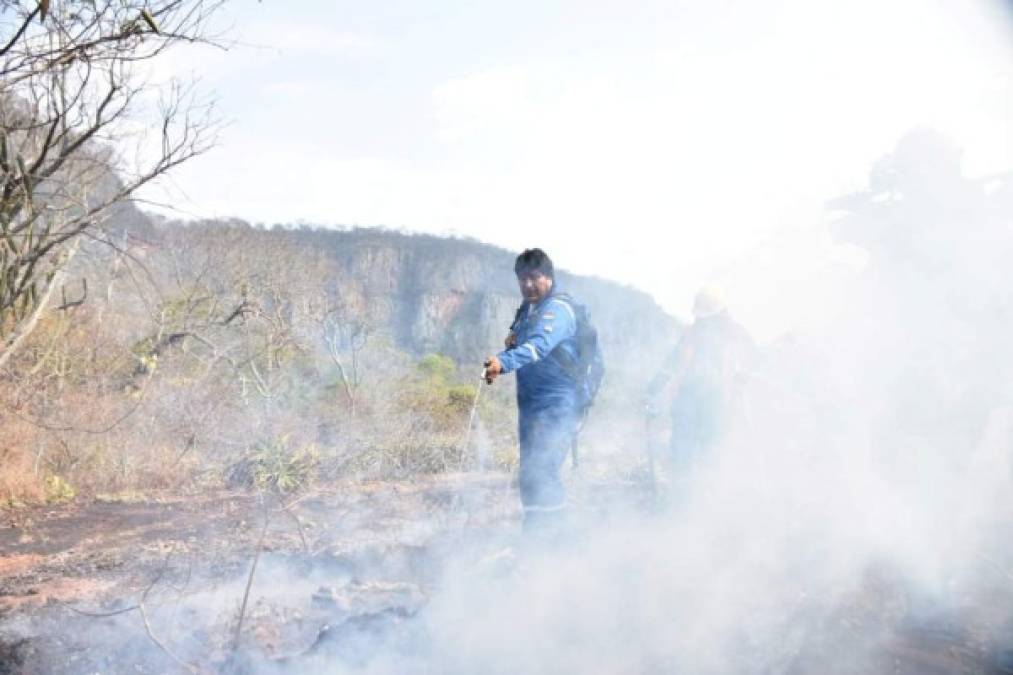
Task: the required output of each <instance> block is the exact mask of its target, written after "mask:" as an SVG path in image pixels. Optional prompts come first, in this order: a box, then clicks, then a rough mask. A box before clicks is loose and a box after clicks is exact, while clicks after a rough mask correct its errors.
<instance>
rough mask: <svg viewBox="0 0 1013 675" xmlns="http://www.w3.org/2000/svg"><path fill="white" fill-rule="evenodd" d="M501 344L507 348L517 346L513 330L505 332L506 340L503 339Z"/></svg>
mask: <svg viewBox="0 0 1013 675" xmlns="http://www.w3.org/2000/svg"><path fill="white" fill-rule="evenodd" d="M503 346H504V347H506V348H507V349H510V348H511V347H516V346H517V336H516V335H515V334H514V332H513V331H510V332H509V333H507V336H506V340H503Z"/></svg>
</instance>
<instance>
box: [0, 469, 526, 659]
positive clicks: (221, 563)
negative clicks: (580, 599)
mask: <svg viewBox="0 0 1013 675" xmlns="http://www.w3.org/2000/svg"><path fill="white" fill-rule="evenodd" d="M516 511H517V505H516V495H515V493H514V492H513V491H512V490H511V487H510V485H509V481H508V480H507V479H505V478H503V477H494V478H483V477H469V478H463V477H459V476H457V477H455V476H448V477H441V478H433V479H429V480H426V481H416V482H413V483H397V482H385V483H355V484H348V485H337V486H331V487H329V488H327V489H324V490H319V491H315V492H312V493H309V494H306V495H302V496H299V497H294V498H293V497H283V498H277V497H269V498H261V497H258V496H254V495H248V494H235V493H232V494H214V495H200V496H187V497H181V496H164V497H160V498H152V499H146V500H141V501H132V502H126V501H122V500H106V501H92V502H81V503H74V504H67V505H60V506H39V507H33V508H28V509H22V510H17V511H10V512H5V513H4V514H3V518H4V520H3V527H2V529H0V673H21V672H29V673H55V672H66V673H79V672H120V671H121V670H130V672H166V670H167V669H168V670H169V671H170V672H171V671H173V670H174V669H175V670H180V671H181V672H186V670H188V667H185V666H181V665H180V664H179V663H177V662H176V656H175V654H170V653H169V652H171V651H172V649H168V650H165V649H162V648H161V647H160V646H159V644H158V643H159V642H161V640H162V639H161V637H160V636H158V635H157V633H156V632H155V631H153V630H150V629H147V630H146V628H145V623H146V617H144V616H140V614H141V612H140V610H139V607H138V606H139V605H143V606H144V608H145V609H146V612H145V614H147V615H148V618H150V617H151V616H152V615H156V614H158V613H159V612H160V611H161V610H160V609H159V608H160V607H163V606H164V605H166V604H169V603H170V602H173V603H175V604H177V605H178V604H179V601H180V598H200V602H199V603H198V604H201V605H207V604H212V605H217V606H219V607H220V612H219V614H221V616H217V615H216V616H207V617H200V619H199V620H200V621H206V622H207V625H208V626H209V627H210V628H213V629H214V630H213V631H210V632H215V633H217V634H216V635H211V634H209V635H207V636H206V639H205V640H204V642H205V644H203V645H200V647H201V649H199V650H198V649H196V648H195V647H194V646H193V645H190V648H189V650H186V649H184V651H190V652H191V653H194V652H196V651H202V652H203V654H204V655H205V656H207V655H208V654H211V655H212V656H213V658H215V659H218V661H217V662H214V663H210V662H209V663H206V664H205V666H202V667H201V670H204V669H207V672H215V671H219V670H223V669H224V670H227V669H228V668H226V667H225V665H223V664H225V660H226V658H227V656H228V652H229V651H230V649H229V647H230V644H229V638H231V637H232V636H231V632H232V629H231V627H230V626H229V624H230V623H232V624H234V623H235V620H236V618H237V616H238V607H239V606H240V604H241V602H242V598H243V596H244V594H245V584H246V581H247V580H248V579H249V577H250V575H249V570H250V567H251V565H252V564H253V561H254V559H255V558H256V560H257V564H258V570H257V573H256V574H255V575H254V577H253V584H254V587H255V590H256V591H257V592H255V593H252V594H251V597H253V598H262V597H263V596H264V595H265V592H264V587H265V585H266V586H268V587H270V586H271V584H272V580H273V579H272V577H274V576H275V575H276V574H277V573H278V572H277V570H278V569H281V568H284V569H285V570H286V571H285V573H286V574H288V573H289V570H290V569H297V570H299V569H301V570H305V571H311V572H313V574H315V575H317V576H318V577H319V583H318V580H317V579H314V580H312V581H311V582H310V583H308V584H306V585H305V587H303V588H300V589H299V590H298V593H301V594H302V595H304V596H305V599H306V600H311V604H313V605H314V606H316V607H317V608H318V609H320V610H321V612H319V614H320V615H319V616H317V617H316V621H317V623H318V624H319V625H315V626H314V627H313V628H312V631H311V633H312V634H307V636H305V639H304V640H303V642H306V645H303V647H305V646H307V645H311V644H312V643H313V638H314V637H315V632H318V631H319V629H320V627H321V626H322V625H324V623H326V619H327V618H333V609H334V607H333V605H335V603H338V602H344V603H345V604H347V603H348V600H347V598H348V597H353V598H354V603H355V604H356V605H357V606H356V607H354V608H347V607H346V608H345V609H347V610H348V611H349V612H351V613H352V614H354V615H356V616H359V615H363V614H369V613H370V612H373V613H376V612H381V613H382V612H384V611H388V610H397V611H405V608H406V607H408V606H409V605H412V604H413V603H414V604H415V605H417V604H418V598H417V597H413V596H417V595H418V593H419V591H418V588H419V586H420V584H421V583H423V582H424V581H425V580H424V578H422V576H423V575H424V574H428V573H431V569H433V568H432V567H431V566H428V565H426V564H425V563H426V561H425V560H424V558H426V556H428V555H430V553H431V552H432V553H435V551H436V550H437V549H438V548H439V546H440V542H439V540H440V538H441V537H445V536H446V533H447V532H448V531H453V532H457V533H460V532H466V531H469V530H475V529H481V530H483V531H488V530H490V529H495V528H497V527H505V526H506V524H508V523H509V522H510V521H512V520H514V519H515V518H516ZM371 576H372V577H379V578H380V579H381V580H382V581H376V580H371V579H370V577H371ZM392 578H398V579H405V580H408V581H405V582H402V583H403V586H398V585H397V584H396V583H395V584H394V585H391V582H390V581H389V579H392ZM333 579H341V580H343V583H344V584H345V587H344V589H343V590H344V592H343V593H342V597H341V598H338V599H335V598H329V597H328V593H329V590H328V586H327V584H326V583H324V582H327V581H331V580H333ZM349 584H351V588H349ZM286 585H287V586H288V587H289V588H290V589H291V586H292V584H291V583H287V584H286ZM293 592H295V591H293ZM211 595H214V596H219V595H221V596H223V597H221V598H218V597H215V601H214V602H213V603H209V602H207V596H211ZM229 596H231V597H229ZM170 598H172V600H171V601H170ZM184 604H185V603H184ZM408 608H409V609H410V610H411V611H414V608H413V607H408ZM367 610H369V611H367ZM277 611H278V607H265V606H257V605H256V604H255V603H251V606H249V607H247V608H246V611H245V616H244V620H245V628H244V634H243V639H252V640H254V641H256V642H257V647H258V649H259V650H260V651H262V652H266V653H268V654H270V655H271V656H277V655H278V654H280V653H281V652H282V651H284V649H289V650H294V649H297V648H298V644H299V643H298V640H295V639H294V638H292V636H288V637H286V636H283V635H272V634H271V632H272V631H274V632H278V631H277V630H276V627H277V626H279V625H288V624H292V623H306V620H307V617H298V618H299V621H298V622H293V621H291V620H290V619H292V617H290V616H289V617H267V618H271V619H272V620H271V621H259V620H260V619H264V618H265V616H264V613H265V612H277ZM196 618H197V617H195V619H196ZM275 619H277V620H275ZM111 622H114V623H111ZM57 626H58V627H59V628H57ZM270 626H275V628H271V627H270ZM149 632H150V633H152V634H151V635H148V634H146V633H149ZM117 635H118V636H119V637H122V638H123V639H117ZM123 643H130V644H127V646H126V647H124V644H123ZM152 647H154V649H151V648H152ZM131 661H134V662H133V663H131ZM233 669H234V670H235V669H238V670H243V669H242V668H233Z"/></svg>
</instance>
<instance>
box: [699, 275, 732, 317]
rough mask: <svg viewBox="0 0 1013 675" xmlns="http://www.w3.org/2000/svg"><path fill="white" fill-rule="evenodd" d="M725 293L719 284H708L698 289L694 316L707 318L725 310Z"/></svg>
mask: <svg viewBox="0 0 1013 675" xmlns="http://www.w3.org/2000/svg"><path fill="white" fill-rule="evenodd" d="M726 309H727V306H726V305H725V294H724V293H723V292H722V291H721V289H720V288H718V287H717V286H712V285H709V284H708V285H707V286H704V287H703V288H701V289H700V290H699V291H697V294H696V298H695V299H694V300H693V316H694V317H696V318H697V319H706V318H708V317H711V316H715V315H717V314H720V313H721V312H723V311H725V310H726Z"/></svg>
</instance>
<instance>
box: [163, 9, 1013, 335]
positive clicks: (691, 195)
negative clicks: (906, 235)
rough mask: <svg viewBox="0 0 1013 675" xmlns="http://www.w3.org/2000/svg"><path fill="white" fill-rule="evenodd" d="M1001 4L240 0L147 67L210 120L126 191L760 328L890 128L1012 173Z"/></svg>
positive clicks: (812, 261) (1012, 18) (810, 282)
mask: <svg viewBox="0 0 1013 675" xmlns="http://www.w3.org/2000/svg"><path fill="white" fill-rule="evenodd" d="M1004 5H1005V6H1004ZM1008 8H1009V5H1008V4H1005V3H1001V2H998V0H992V1H991V2H985V1H984V0H981V1H979V0H953V1H951V2H944V1H941V0H853V1H852V2H847V3H842V2H831V1H829V0H782V1H772V2H745V1H734V0H711V1H703V0H695V1H682V2H677V1H669V2H655V1H650V0H649V1H642V2H634V3H631V2H618V1H613V0H606V1H601V0H580V1H573V2H551V1H545V0H539V1H538V2H527V1H522V2H485V1H471V2H466V1H463V0H462V1H459V2H439V1H434V2H427V3H420V2H417V1H411V2H408V1H397V2H376V3H361V2H346V1H338V2H334V1H329V2H324V1H322V0H320V1H317V0H314V1H306V0H300V2H298V3H285V2H278V1H276V0H265V1H263V2H252V1H250V0H236V1H235V2H234V4H233V5H232V6H231V7H230V8H229V11H228V17H227V19H228V20H229V21H230V22H232V23H233V24H234V27H233V29H232V35H233V37H234V38H235V39H236V40H238V41H239V42H240V43H241V44H240V45H239V46H237V47H235V48H233V49H232V50H231V51H229V52H228V53H222V52H215V51H212V50H207V49H201V50H197V49H191V50H190V51H179V52H176V53H175V55H174V58H173V62H172V64H171V65H169V66H167V67H165V68H164V72H169V71H173V72H177V73H187V72H190V71H194V72H199V73H200V75H201V77H202V78H203V81H204V84H205V86H206V87H208V88H210V89H213V90H214V91H216V92H217V95H218V97H219V99H220V109H221V112H222V115H223V116H224V117H225V118H226V119H227V120H229V121H230V122H231V124H230V125H229V126H228V128H227V129H226V130H225V133H224V135H223V137H222V143H221V145H220V146H219V147H218V148H217V149H216V150H214V151H213V152H212V153H211V154H209V155H207V156H205V157H203V158H201V159H199V160H197V161H194V162H193V163H191V164H189V165H187V166H185V167H183V168H182V169H181V170H179V171H178V172H176V174H175V177H174V180H173V182H172V184H171V185H165V186H163V188H165V189H168V190H169V192H168V195H164V194H163V195H155V194H154V193H148V195H147V196H150V197H152V198H155V199H161V200H164V201H168V202H170V203H171V204H173V205H174V206H175V207H176V208H177V209H179V210H180V211H181V212H182V214H184V215H188V216H198V215H199V216H238V217H242V218H245V219H248V220H250V221H253V222H264V223H274V222H295V221H306V222H310V223H315V224H324V225H327V224H346V225H351V224H359V225H384V226H388V227H392V228H404V229H407V230H414V231H425V232H435V233H457V234H461V235H468V236H471V237H474V238H477V239H480V240H483V241H487V242H491V243H495V244H499V245H501V246H505V247H507V248H510V249H521V248H524V247H529V246H541V247H542V248H545V249H546V250H547V251H548V252H549V253H550V255H552V256H553V258H554V259H555V260H556V262H557V265H559V266H561V267H564V268H567V269H570V270H572V271H575V272H579V273H590V274H597V275H600V276H604V277H608V278H613V279H617V280H620V281H623V282H626V283H630V284H633V285H635V286H637V287H639V288H642V289H644V290H647V291H649V292H650V293H652V294H653V295H654V296H655V297H656V298H658V299H659V301H660V302H662V304H663V305H664V306H665V307H666V308H668V309H669V310H671V311H673V312H675V313H677V314H681V315H684V316H685V315H686V314H687V313H688V309H689V303H690V300H691V298H692V295H693V293H694V292H695V290H696V288H697V287H698V286H699V285H700V284H702V283H705V282H717V283H719V284H722V285H724V286H725V287H726V289H727V291H728V295H729V297H730V300H731V303H732V306H733V309H735V310H736V312H737V313H738V314H739V315H740V316H741V317H742V318H743V320H744V321H745V322H746V323H747V324H748V325H749V326H750V327H751V328H753V330H754V331H756V332H757V333H758V334H759V335H760V336H761V337H767V338H769V337H771V336H773V335H776V334H777V333H778V332H780V331H783V330H785V329H787V328H789V327H791V326H792V325H794V324H796V323H797V322H798V321H799V320H800V317H802V316H804V314H805V310H806V309H807V308H808V309H811V308H813V307H817V306H819V305H820V304H824V303H826V302H827V298H830V297H833V292H834V288H836V287H839V286H840V284H842V283H846V281H847V279H848V278H850V276H851V275H853V274H855V273H856V269H857V266H858V265H859V264H860V262H861V256H860V255H856V253H855V252H854V251H849V250H846V249H842V248H840V247H837V246H834V245H833V243H832V242H831V241H830V240H829V238H828V237H827V236H826V234H825V224H826V219H827V214H826V213H824V211H823V206H822V205H823V203H824V202H825V201H826V200H827V199H829V198H832V197H834V196H837V195H839V194H842V193H844V192H848V191H852V190H855V189H859V188H861V187H862V186H864V184H865V180H866V176H867V174H868V170H869V168H870V165H871V164H872V162H873V161H875V160H876V159H877V158H879V157H880V156H882V155H883V154H885V153H887V152H889V151H890V150H891V149H892V148H893V146H894V144H895V143H896V141H897V140H898V139H899V138H900V137H901V136H902V135H903V134H904V133H905V132H906V131H908V130H910V129H912V128H915V127H923V126H928V127H932V128H934V129H937V130H939V131H942V132H944V133H946V134H948V135H949V136H950V137H951V138H952V139H954V140H955V141H956V142H957V144H959V145H960V146H962V147H963V148H964V149H965V153H964V160H965V162H964V166H965V171H966V172H967V173H968V174H970V175H972V176H973V175H984V174H990V173H994V172H999V171H1005V170H1009V169H1011V168H1013V13H1011V12H1010V11H1009V9H1008ZM164 72H163V71H160V74H164ZM505 273H507V274H509V271H508V270H505Z"/></svg>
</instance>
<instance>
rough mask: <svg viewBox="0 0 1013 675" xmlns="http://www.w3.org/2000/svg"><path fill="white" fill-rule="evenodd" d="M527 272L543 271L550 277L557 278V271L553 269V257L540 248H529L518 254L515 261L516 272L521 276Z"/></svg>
mask: <svg viewBox="0 0 1013 675" xmlns="http://www.w3.org/2000/svg"><path fill="white" fill-rule="evenodd" d="M525 272H541V273H542V274H544V275H545V276H547V277H549V278H550V279H555V278H556V276H555V271H554V270H553V269H552V259H551V258H550V257H549V256H548V254H547V253H546V252H545V251H543V250H542V249H540V248H528V249H525V250H524V253H521V254H520V255H519V256H517V261H516V262H514V274H516V275H517V276H520V275H522V274H524V273H525Z"/></svg>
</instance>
